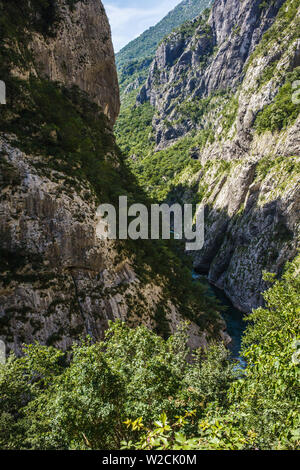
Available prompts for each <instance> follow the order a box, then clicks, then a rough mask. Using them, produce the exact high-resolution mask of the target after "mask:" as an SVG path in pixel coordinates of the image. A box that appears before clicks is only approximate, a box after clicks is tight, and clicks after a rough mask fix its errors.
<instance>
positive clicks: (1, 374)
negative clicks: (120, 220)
mask: <svg viewBox="0 0 300 470" xmlns="http://www.w3.org/2000/svg"><path fill="white" fill-rule="evenodd" d="M299 269H300V258H299V257H298V258H297V259H296V260H295V261H294V262H293V263H290V264H289V265H288V268H287V270H286V271H285V273H284V275H283V278H282V279H281V280H275V277H274V276H273V275H265V281H266V282H269V283H271V285H272V286H271V288H270V289H269V290H268V291H267V292H266V293H265V300H266V307H265V308H259V309H257V310H256V311H254V312H253V313H252V314H251V315H250V317H249V326H248V329H247V332H246V336H245V340H244V351H243V355H244V356H245V358H246V359H247V367H246V369H245V370H244V371H242V370H240V369H239V368H238V367H237V366H235V365H234V364H232V363H230V362H229V360H228V352H227V351H226V350H225V348H224V346H223V345H222V344H215V345H211V347H210V348H209V349H208V351H206V352H203V351H196V353H195V355H194V358H193V361H189V362H188V361H187V358H188V354H189V350H188V348H187V338H188V336H187V325H186V326H182V327H181V328H180V329H179V330H178V331H177V332H176V333H175V334H174V335H173V336H171V337H170V338H169V339H168V340H164V339H162V338H161V337H159V336H157V335H155V334H154V333H153V332H151V331H149V330H147V329H146V328H145V327H139V328H137V329H130V328H129V327H128V326H127V325H125V324H124V323H120V322H117V323H114V324H111V325H110V329H109V330H108V331H107V332H106V337H105V340H104V341H103V342H102V343H97V344H91V343H90V342H88V341H85V342H82V343H81V344H77V345H74V346H73V350H72V353H71V355H70V357H69V360H68V361H67V357H66V356H65V355H64V354H63V353H62V352H60V351H58V350H56V349H54V348H51V347H50V348H49V347H42V346H38V345H35V346H28V347H26V348H25V349H24V353H25V355H24V356H23V357H22V358H19V359H17V358H16V357H15V356H14V355H11V356H10V357H9V359H8V361H7V363H6V364H5V365H1V366H0V447H1V448H3V449H16V448H23V449H24V448H26V449H118V448H123V449H163V450H167V449H174V450H180V449H207V450H215V449H217V450H221V449H224V450H245V449H296V448H299V445H300V436H299V425H300V422H299V366H300V358H299V345H300V324H299V313H300V310H299V305H300V302H299V301H300V276H299ZM157 417H159V419H157V420H156V421H155V419H156V418H157Z"/></svg>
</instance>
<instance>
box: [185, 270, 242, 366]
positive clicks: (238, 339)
mask: <svg viewBox="0 0 300 470" xmlns="http://www.w3.org/2000/svg"><path fill="white" fill-rule="evenodd" d="M193 279H194V280H195V281H201V283H202V284H203V283H205V284H207V286H208V291H209V294H210V295H212V296H214V297H217V299H218V300H219V301H220V303H221V305H222V306H224V307H225V308H226V309H225V311H224V312H222V316H223V318H224V320H225V321H226V325H227V332H228V334H229V336H230V337H231V338H232V341H231V343H230V344H229V345H228V348H229V349H230V351H231V355H232V358H233V359H234V360H237V361H238V362H239V363H240V365H241V366H242V367H245V365H246V362H245V359H244V358H243V357H242V356H241V347H242V338H243V334H244V332H245V330H246V327H247V322H246V321H245V320H244V318H245V314H244V313H243V312H241V311H240V310H238V309H237V308H235V307H234V306H233V304H232V302H231V301H230V299H229V298H228V297H227V296H226V294H225V293H224V292H223V291H222V290H221V289H218V288H217V287H215V286H214V285H212V284H211V283H209V281H208V280H207V278H206V277H205V276H203V275H200V274H197V273H196V272H195V271H193Z"/></svg>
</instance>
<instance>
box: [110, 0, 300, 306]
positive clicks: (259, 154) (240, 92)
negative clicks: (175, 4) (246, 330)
mask: <svg viewBox="0 0 300 470" xmlns="http://www.w3.org/2000/svg"><path fill="white" fill-rule="evenodd" d="M299 18H300V11H299V1H297V0H286V1H284V0H277V1H274V2H273V1H272V2H264V3H262V2H261V1H260V0H256V1H253V0H251V1H250V0H247V1H244V2H240V1H239V0H230V1H226V2H225V1H224V0H217V1H216V2H215V3H214V6H213V8H212V11H211V14H210V17H209V18H208V20H207V19H206V18H205V17H204V18H198V19H196V20H194V21H192V22H189V23H187V24H185V25H184V26H183V27H182V28H181V30H180V31H175V32H173V33H172V34H171V35H170V36H168V37H167V38H166V39H165V40H164V41H162V43H161V44H160V45H159V47H158V49H157V52H156V56H155V59H154V61H153V62H152V64H151V66H150V71H149V75H148V77H147V80H146V83H145V85H144V86H143V87H142V88H141V90H140V92H139V95H138V99H137V102H136V103H135V105H134V106H132V107H131V108H129V109H128V110H127V112H126V115H124V116H122V115H121V119H120V120H119V121H118V123H117V135H118V141H119V143H120V145H121V147H122V148H123V149H124V151H126V152H127V154H128V156H130V157H131V158H130V160H129V161H130V165H131V168H132V169H133V171H134V172H135V174H136V175H137V178H138V179H139V181H140V183H141V184H142V185H144V187H145V188H147V189H148V191H149V192H150V193H151V194H152V195H153V196H154V197H157V198H159V199H161V200H166V201H168V202H174V201H179V202H181V203H184V202H194V203H195V202H203V203H204V204H205V205H206V235H205V246H204V249H203V250H201V251H200V252H198V253H196V256H194V267H195V269H197V270H198V271H199V272H201V273H205V274H207V275H208V276H209V279H210V280H211V282H213V283H215V284H216V285H218V286H219V287H220V288H222V289H224V290H225V291H226V292H227V294H228V295H229V296H230V297H231V299H232V300H233V302H234V304H235V305H237V306H238V307H239V308H240V309H242V310H244V311H246V312H249V311H250V310H251V309H252V308H253V307H257V306H259V305H261V304H262V302H263V299H262V297H261V292H262V291H264V290H265V288H266V287H267V285H266V283H265V282H264V280H263V276H262V273H263V271H264V270H267V271H271V272H274V273H275V274H276V275H280V273H281V271H282V267H283V265H284V263H285V262H286V261H287V260H291V259H293V258H294V256H295V255H296V253H297V249H298V247H299V218H298V211H299V205H300V201H299V176H300V169H299V154H300V148H299V140H300V139H299V125H300V122H299V111H300V105H299V100H298V101H297V100H296V101H295V100H294V98H293V96H294V93H295V94H296V89H297V84H299V82H298V81H299V78H300V69H299V66H300V41H299ZM294 90H295V91H294ZM137 116H140V118H139V119H138V118H137ZM141 123H144V127H143V128H142V125H141ZM137 136H138V138H137Z"/></svg>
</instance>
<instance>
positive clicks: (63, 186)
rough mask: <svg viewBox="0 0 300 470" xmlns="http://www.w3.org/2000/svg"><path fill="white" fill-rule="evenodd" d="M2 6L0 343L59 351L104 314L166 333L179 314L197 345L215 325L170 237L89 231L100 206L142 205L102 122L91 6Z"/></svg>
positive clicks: (109, 74)
mask: <svg viewBox="0 0 300 470" xmlns="http://www.w3.org/2000/svg"><path fill="white" fill-rule="evenodd" d="M0 8H1V16H0V21H1V29H0V35H1V38H0V39H1V41H0V42H1V44H5V47H2V48H1V49H0V59H1V60H0V76H1V79H2V80H4V81H5V83H6V89H7V105H5V106H1V108H0V130H1V133H0V191H1V193H0V213H1V217H0V339H1V340H3V341H4V342H5V343H6V346H7V350H8V351H9V350H14V351H15V352H17V353H18V354H20V353H21V350H22V344H23V343H31V342H35V341H39V342H40V343H42V344H48V345H55V346H57V347H59V348H61V349H68V348H69V347H70V346H71V344H72V343H73V342H74V340H77V339H79V338H80V337H82V336H86V335H87V334H88V335H90V336H91V337H92V339H93V340H94V341H96V340H99V339H101V338H102V337H103V335H104V332H105V329H106V328H107V326H108V322H109V320H116V319H121V320H123V321H126V322H127V323H128V324H129V325H130V326H135V325H137V324H145V325H147V326H148V327H149V328H152V329H153V330H155V331H157V332H158V333H159V334H161V335H163V336H168V334H169V333H170V332H171V331H172V330H174V328H176V325H177V324H178V322H179V321H180V319H182V318H183V317H185V318H190V319H191V320H194V323H193V324H192V325H191V329H190V333H191V346H199V345H200V344H202V345H205V344H206V339H209V337H211V336H214V335H215V334H216V335H218V336H219V333H221V331H220V330H222V329H224V324H223V323H222V322H220V317H219V315H218V312H217V307H216V305H215V302H214V301H212V300H209V299H208V298H207V297H206V295H205V293H204V290H201V288H200V289H196V288H195V286H194V284H193V282H192V276H191V275H190V276H189V275H187V270H186V268H185V266H184V263H183V261H182V260H181V259H180V258H179V257H178V256H177V255H176V254H175V253H174V250H173V247H172V246H171V245H172V244H166V243H161V242H157V243H156V242H152V241H151V242H149V243H146V242H145V243H144V242H141V241H136V242H131V241H124V242H121V241H120V242H119V241H116V242H113V241H111V242H108V241H103V240H101V239H100V238H99V237H98V236H97V230H96V228H97V217H96V210H97V207H98V205H99V204H100V203H111V204H114V205H115V206H116V207H117V204H118V198H119V196H120V195H127V196H128V198H129V200H130V201H134V202H143V203H145V204H149V200H148V199H147V197H146V196H145V194H144V193H143V192H142V190H141V189H140V188H139V187H138V185H137V183H136V180H135V178H134V177H133V175H132V174H131V173H130V171H128V169H127V168H126V166H125V164H124V159H123V156H122V155H121V153H120V151H119V149H118V147H117V146H116V143H115V139H114V136H113V133H112V130H111V126H112V123H113V120H114V118H115V115H116V113H117V107H118V90H117V89H115V86H114V78H115V79H116V68H115V63H114V54H113V49H112V43H111V37H110V29H109V24H108V21H107V18H106V15H105V11H104V9H103V6H102V4H101V2H99V0H88V1H86V0H84V1H70V0H57V1H56V2H53V1H49V2H47V1H45V2H43V3H41V2H40V1H39V0H34V1H29V0H22V1H20V0H18V1H12V0H10V1H9V2H3V1H1V2H0ZM89 35H90V36H89ZM74 37H75V38H76V37H77V38H78V37H82V41H80V44H78V45H76V42H75V43H74V42H73V41H74ZM95 38H98V39H97V41H95ZM70 44H72V61H71V62H70V63H69V64H68V65H67V66H64V65H63V63H64V59H65V58H66V57H67V56H68V54H69V46H70ZM90 57H93V60H92V61H90V60H89V59H90ZM41 59H42V60H41ZM99 64H101V67H100V68H99ZM94 67H96V69H97V73H98V74H99V75H98V76H97V83H96V84H95V81H94V74H95V68H94ZM77 72H78V75H77ZM75 77H77V79H78V81H77V80H75ZM51 78H52V79H53V80H55V81H53V80H51ZM57 80H58V81H57ZM110 81H111V85H109V83H110ZM76 85H77V86H76ZM86 90H88V92H89V93H86ZM99 105H101V107H100V106H99ZM104 112H105V114H106V115H105V114H104ZM108 118H110V121H109V119H108ZM187 296H188V298H189V299H188V298H187ZM171 299H173V301H174V303H173V302H172V300H171ZM221 334H222V333H221Z"/></svg>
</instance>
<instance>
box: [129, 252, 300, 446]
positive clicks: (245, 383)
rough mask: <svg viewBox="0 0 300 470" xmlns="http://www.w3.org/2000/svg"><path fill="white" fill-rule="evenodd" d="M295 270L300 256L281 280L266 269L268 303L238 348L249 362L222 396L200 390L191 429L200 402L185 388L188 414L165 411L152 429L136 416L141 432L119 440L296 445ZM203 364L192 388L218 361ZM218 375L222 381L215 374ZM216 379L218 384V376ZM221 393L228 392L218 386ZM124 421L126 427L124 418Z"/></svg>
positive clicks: (298, 298) (299, 279)
mask: <svg viewBox="0 0 300 470" xmlns="http://www.w3.org/2000/svg"><path fill="white" fill-rule="evenodd" d="M299 273H300V256H298V257H297V258H296V260H295V261H294V262H293V263H290V264H288V266H287V269H286V271H285V273H284V275H283V277H282V279H281V280H275V277H274V275H270V274H265V281H266V282H269V283H271V284H272V287H271V288H270V289H269V290H268V291H267V292H265V294H264V297H265V301H266V307H265V308H259V309H257V310H255V311H254V312H253V313H252V314H251V315H250V317H249V326H248V329H247V331H246V335H245V338H244V349H243V352H242V353H243V356H244V357H245V358H246V360H247V367H246V369H245V371H243V372H242V371H240V377H239V378H238V380H234V382H233V383H232V385H231V387H230V390H229V393H228V394H227V397H226V399H225V400H224V398H223V399H222V392H221V393H220V390H218V392H217V393H216V395H217V396H218V398H219V401H218V404H217V405H216V403H214V397H215V396H216V395H215V394H214V395H213V396H211V397H209V393H210V392H211V391H212V390H213V388H212V387H211V385H210V386H209V390H205V389H202V393H203V394H204V396H205V399H206V400H207V401H208V403H207V404H206V405H205V409H204V411H203V410H202V416H201V418H200V420H199V421H198V429H197V431H196V432H195V430H194V427H193V426H191V423H190V422H189V421H190V420H191V419H192V420H193V421H195V417H196V416H197V413H198V412H199V406H200V405H199V403H198V405H197V404H196V403H195V402H194V401H193V393H192V392H191V391H190V389H187V394H188V395H189V396H190V397H191V405H192V408H191V411H192V413H186V414H183V415H181V417H180V418H178V416H177V420H174V417H171V416H169V417H168V418H167V415H164V414H163V415H162V416H161V417H160V420H159V421H158V422H155V423H154V424H153V425H152V426H151V427H149V426H148V425H146V426H145V425H144V423H143V421H142V420H140V421H139V430H138V431H136V433H137V432H138V433H139V434H138V435H139V437H138V438H137V439H136V440H135V441H131V442H129V443H128V442H127V443H123V445H124V447H125V448H135V449H165V450H166V449H174V450H178V449H193V450H194V449H202V450H203V449H206V450H246V449H269V450H271V449H273V450H275V449H278V450H283V449H299V447H300V433H299V428H300V419H299V416H300V413H299V411H300V402H299V391H300V389H299V378H300V369H299V366H300V354H299V351H300V323H299V318H300V307H299V305H300V276H299ZM212 354H214V353H212ZM203 367H204V368H205V372H204V375H203V374H202V382H201V385H200V387H199V385H198V392H199V389H201V386H202V387H203V385H204V386H205V384H208V383H210V380H207V378H209V377H210V378H211V377H212V375H211V374H212V373H213V374H214V371H215V369H217V370H218V369H219V367H220V363H216V364H215V363H214V360H213V359H212V358H210V360H208V361H207V363H203ZM225 370H226V369H225ZM198 371H199V369H198ZM198 371H197V369H195V370H193V369H191V371H190V372H189V373H190V374H191V376H190V377H189V381H190V382H191V383H193V382H194V378H195V373H196V377H197V373H198ZM219 371H220V369H219ZM237 372H238V371H237ZM222 373H224V368H223V369H222ZM216 374H217V375H219V374H220V372H219V373H218V372H216ZM204 377H206V380H203V379H204ZM219 377H220V379H221V375H219ZM232 379H233V375H232V374H230V373H229V374H228V375H227V377H226V378H225V377H224V380H225V382H227V383H228V382H230V381H232ZM196 383H197V381H196ZM214 383H215V384H216V383H217V384H218V386H219V385H220V381H218V382H214ZM198 384H199V382H198ZM222 390H223V392H225V393H226V387H224V384H223V386H222ZM202 407H203V405H202ZM127 424H128V425H129V426H132V422H130V421H129V422H128V423H127Z"/></svg>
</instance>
